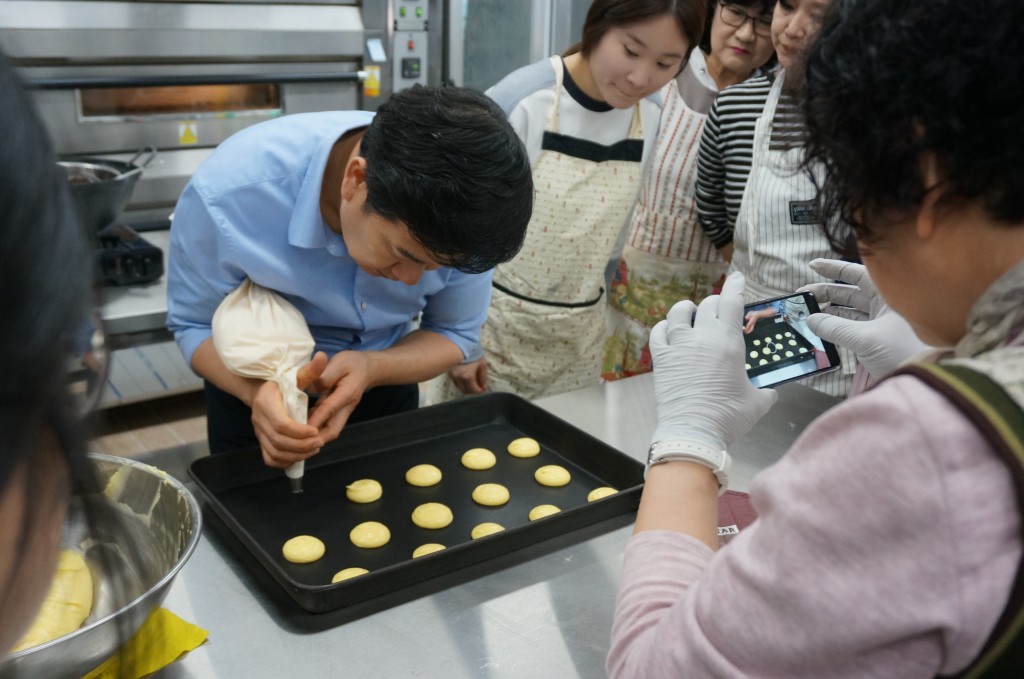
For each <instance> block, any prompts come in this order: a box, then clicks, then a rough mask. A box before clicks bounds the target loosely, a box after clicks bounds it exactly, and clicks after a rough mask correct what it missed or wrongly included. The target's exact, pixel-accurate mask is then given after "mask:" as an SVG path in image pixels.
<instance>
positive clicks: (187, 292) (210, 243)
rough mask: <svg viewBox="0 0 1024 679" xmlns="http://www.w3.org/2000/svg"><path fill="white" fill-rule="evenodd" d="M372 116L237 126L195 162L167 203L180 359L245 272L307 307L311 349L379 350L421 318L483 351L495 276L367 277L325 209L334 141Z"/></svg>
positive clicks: (171, 303) (170, 305)
mask: <svg viewBox="0 0 1024 679" xmlns="http://www.w3.org/2000/svg"><path fill="white" fill-rule="evenodd" d="M372 119H373V114H372V113H366V112H363V111H351V112H329V113H303V114H296V115H290V116H283V117H281V118H277V119H274V120H270V121H267V122H264V123H260V124H258V125H254V126H252V127H249V128H246V129H245V130H243V131H241V132H239V133H237V134H235V135H233V136H232V137H231V138H229V139H228V140H227V141H225V142H224V143H223V144H221V145H220V146H219V147H218V148H217V149H216V150H215V151H214V153H213V154H211V155H210V157H209V158H208V159H207V160H206V161H205V162H204V163H203V164H202V165H201V166H200V167H199V169H198V170H197V171H196V173H195V174H194V175H193V176H192V179H191V181H189V183H188V185H187V186H186V187H185V190H184V192H183V193H182V195H181V198H180V199H179V200H178V204H177V206H176V207H175V210H174V220H173V224H172V226H171V241H170V252H169V253H168V269H167V327H168V328H169V329H170V330H171V332H173V333H174V338H175V341H176V342H177V343H178V347H179V348H180V349H181V352H182V354H184V356H185V360H186V361H188V363H189V365H191V364H192V354H193V353H194V352H195V350H196V348H197V347H198V346H199V345H200V344H201V343H202V342H203V341H204V340H206V339H207V338H208V337H210V335H211V329H210V323H211V320H212V319H213V313H214V311H216V309H217V306H218V305H219V304H220V303H221V301H222V300H223V299H224V297H226V296H227V295H228V293H230V292H231V291H232V290H234V289H235V288H237V287H238V286H239V285H240V284H241V283H242V281H243V280H244V279H245V278H246V277H248V278H250V279H252V281H253V282H254V283H258V284H259V285H262V286H263V287H265V288H268V289H270V290H274V291H275V292H278V293H280V294H281V295H282V296H283V297H284V298H286V299H287V300H288V301H289V302H291V303H292V304H294V305H295V307H296V308H297V309H298V310H299V311H300V312H301V313H302V315H303V316H304V317H305V319H306V323H307V324H308V325H309V329H310V332H311V333H312V334H313V338H314V339H315V340H316V348H317V350H319V351H325V352H326V353H327V355H328V356H333V355H334V354H335V353H337V352H339V351H344V350H346V349H356V350H368V351H373V350H380V349H386V348H388V347H390V346H392V345H393V344H395V342H397V341H398V340H399V339H401V337H402V336H404V335H405V334H407V333H408V332H410V331H411V329H412V327H413V321H414V320H415V319H416V317H417V316H418V315H420V314H422V315H420V321H419V327H420V328H422V329H424V330H430V331H432V332H436V333H438V334H440V335H443V336H444V337H446V338H448V339H449V340H451V341H452V342H454V343H455V345H456V346H458V347H459V349H461V350H462V353H463V356H469V355H471V354H472V355H479V351H480V350H479V345H478V342H479V339H480V326H481V325H482V324H483V322H484V320H485V318H486V317H487V305H488V303H489V301H490V296H491V274H490V272H487V273H483V274H466V273H462V272H460V271H457V270H455V269H450V268H446V267H442V268H440V269H437V270H435V271H426V272H424V274H423V276H422V278H420V281H419V282H418V283H417V284H416V285H405V284H404V283H402V282H400V281H392V280H388V279H386V278H380V277H377V276H371V275H370V274H367V273H365V272H364V271H362V270H361V269H360V268H359V267H358V266H357V265H356V263H355V261H354V260H353V259H352V258H351V257H350V256H349V254H348V249H347V248H346V247H345V241H344V239H343V238H342V237H341V235H340V234H337V233H335V232H333V231H331V230H330V228H328V226H327V223H326V222H325V221H324V220H323V217H321V215H320V188H321V183H322V181H323V175H324V169H325V167H326V165H327V158H328V155H329V154H330V152H331V147H332V146H333V145H334V143H335V142H336V141H337V140H338V138H339V137H341V135H343V134H344V133H345V132H347V131H348V130H351V129H355V128H361V127H365V126H366V125H369V124H370V121H371V120H372Z"/></svg>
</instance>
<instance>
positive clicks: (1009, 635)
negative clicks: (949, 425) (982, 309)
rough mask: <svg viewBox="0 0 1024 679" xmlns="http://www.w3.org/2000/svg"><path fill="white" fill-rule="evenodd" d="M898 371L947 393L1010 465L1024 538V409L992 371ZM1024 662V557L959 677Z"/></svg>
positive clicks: (1009, 672) (998, 672) (1010, 672)
mask: <svg viewBox="0 0 1024 679" xmlns="http://www.w3.org/2000/svg"><path fill="white" fill-rule="evenodd" d="M893 374H894V375H900V374H903V375H913V376H915V377H917V378H918V379H920V380H921V381H923V382H925V383H926V384H928V386H930V387H932V388H933V389H935V390H936V391H937V392H939V393H940V394H942V395H943V396H945V397H946V398H947V399H949V401H950V402H951V403H952V404H953V405H955V406H956V407H957V409H959V410H960V411H961V412H963V413H964V415H966V416H967V418H968V419H969V420H970V421H971V423H972V424H974V426H975V427H977V429H978V431H979V432H981V434H982V435H983V436H984V437H985V440H986V441H988V442H989V444H990V445H991V446H992V447H993V448H994V449H995V450H996V452H998V453H999V455H1000V457H1002V458H1003V461H1004V462H1005V463H1006V465H1007V466H1008V467H1009V471H1010V476H1011V478H1012V479H1013V481H1014V484H1015V486H1016V490H1017V509H1018V512H1019V513H1020V515H1021V519H1022V521H1021V534H1022V535H1021V537H1022V539H1024V410H1021V407H1020V405H1018V404H1017V402H1016V401H1014V400H1013V399H1012V398H1011V397H1010V396H1009V395H1008V394H1007V393H1006V390H1005V389H1003V388H1002V387H1001V386H1000V385H999V384H998V383H997V382H995V381H994V380H992V379H991V378H990V377H988V376H987V375H984V374H982V373H980V372H978V371H976V370H972V369H970V368H968V367H966V366H963V365H956V364H944V365H938V364H924V363H918V364H914V365H909V366H906V367H904V368H901V369H899V370H897V371H896V372H895V373H893ZM1021 667H1024V563H1022V564H1021V565H1020V566H1018V568H1017V575H1016V577H1015V578H1014V582H1013V587H1012V588H1011V590H1010V598H1009V601H1008V602H1007V604H1006V608H1004V609H1003V612H1002V614H1001V615H1000V616H999V621H998V622H997V623H996V626H995V629H993V630H992V634H991V635H990V636H989V638H988V640H987V641H986V642H985V645H984V646H983V647H982V649H981V653H980V654H979V655H978V657H977V658H975V660H974V661H973V662H972V663H971V664H970V665H968V666H967V667H966V668H965V669H964V670H963V671H961V672H959V673H957V674H956V675H953V676H955V677H957V678H960V677H963V678H969V679H975V678H976V677H981V676H993V677H1004V676H1017V675H1018V673H1019V672H1020V668H1021Z"/></svg>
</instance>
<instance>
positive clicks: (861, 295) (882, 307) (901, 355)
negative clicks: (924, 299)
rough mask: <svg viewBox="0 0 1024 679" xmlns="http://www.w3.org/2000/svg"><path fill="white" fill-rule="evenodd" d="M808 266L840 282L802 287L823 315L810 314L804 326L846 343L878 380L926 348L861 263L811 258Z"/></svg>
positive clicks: (836, 342) (834, 342) (837, 342)
mask: <svg viewBox="0 0 1024 679" xmlns="http://www.w3.org/2000/svg"><path fill="white" fill-rule="evenodd" d="M810 266H811V270H813V271H814V272H815V273H817V274H819V275H821V276H824V277H825V278H830V279H833V280H840V281H846V283H848V284H849V285H844V284H842V283H814V284H812V285H806V286H804V287H802V288H800V291H805V290H806V291H808V292H811V293H813V294H814V296H815V298H817V300H818V303H819V304H824V303H828V304H829V307H828V308H827V309H826V310H825V312H824V313H818V314H811V316H810V317H809V318H808V319H807V326H808V327H809V328H810V329H811V331H812V332H814V333H815V334H816V335H818V336H819V337H821V338H822V339H825V340H828V341H829V342H832V343H833V344H836V345H838V346H840V347H846V348H847V349H849V350H850V351H852V352H853V354H854V356H856V357H857V361H858V362H859V363H860V364H861V365H863V366H864V368H865V369H866V370H867V371H868V372H869V373H870V374H871V376H872V377H874V378H875V379H881V378H883V377H885V376H886V375H888V374H889V373H891V372H892V371H893V370H895V369H896V368H897V367H898V366H899V365H900V364H901V363H903V362H904V361H906V360H907V359H909V358H911V357H912V356H915V355H917V354H920V353H921V352H924V351H929V350H931V349H932V347H930V346H928V345H927V344H925V343H924V342H922V341H921V340H919V339H918V338H917V335H916V334H914V330H913V328H911V327H910V324H909V323H907V321H906V319H904V318H903V317H902V316H900V315H899V314H898V313H896V312H895V311H893V310H892V309H890V308H889V306H888V305H887V304H886V303H885V300H883V299H882V296H881V295H880V294H879V293H878V289H877V288H875V284H874V283H873V282H872V281H871V276H870V274H868V270H867V268H866V267H865V266H864V265H863V264H854V263H852V262H842V261H839V260H837V259H815V260H813V261H811V264H810Z"/></svg>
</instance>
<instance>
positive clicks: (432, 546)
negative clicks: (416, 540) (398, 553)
mask: <svg viewBox="0 0 1024 679" xmlns="http://www.w3.org/2000/svg"><path fill="white" fill-rule="evenodd" d="M444 548H445V546H444V545H441V544H438V543H436V542H428V543H427V544H425V545H420V546H419V547H417V548H416V549H414V550H413V552H412V558H414V559H415V558H417V557H421V556H424V555H426V554H433V553H434V552H440V551H441V550H442V549H444Z"/></svg>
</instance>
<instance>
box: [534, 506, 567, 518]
mask: <svg viewBox="0 0 1024 679" xmlns="http://www.w3.org/2000/svg"><path fill="white" fill-rule="evenodd" d="M560 511H562V510H561V509H559V508H558V507H556V506H554V505H537V506H536V507H534V508H533V509H531V510H530V521H536V520H537V519H543V518H544V517H545V516H551V515H552V514H557V513H558V512H560Z"/></svg>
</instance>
